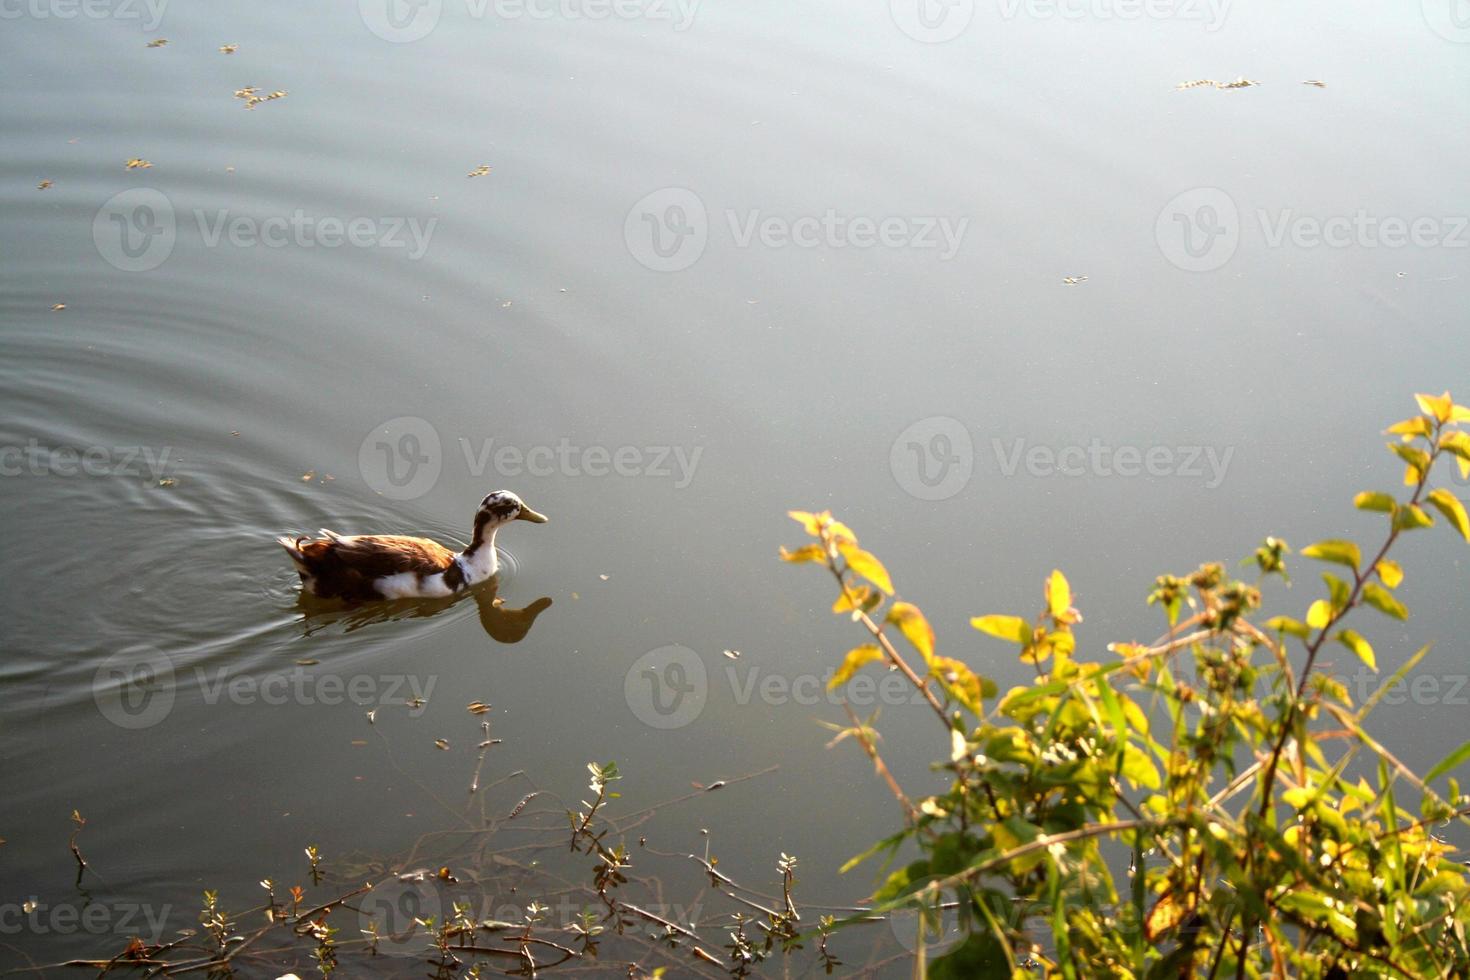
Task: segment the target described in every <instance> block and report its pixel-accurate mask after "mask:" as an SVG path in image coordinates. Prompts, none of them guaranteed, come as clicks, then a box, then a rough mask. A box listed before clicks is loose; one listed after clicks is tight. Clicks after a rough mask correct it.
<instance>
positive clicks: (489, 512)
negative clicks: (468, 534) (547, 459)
mask: <svg viewBox="0 0 1470 980" xmlns="http://www.w3.org/2000/svg"><path fill="white" fill-rule="evenodd" d="M547 520H548V518H547V517H546V516H545V515H544V514H538V513H536V512H535V511H534V510H532V509H531V508H529V507H527V506H526V505H525V503H524V502H523V501H522V500H521V498H520V497H517V496H516V495H515V494H513V493H511V492H510V491H509V490H495V491H492V492H491V493H488V494H486V495H485V499H484V500H482V501H480V509H479V510H478V511H476V512H475V530H476V531H477V532H478V531H480V530H482V529H483V530H486V531H488V530H490V529H491V528H496V527H499V526H501V525H502V524H509V523H510V522H511V521H530V522H531V523H533V524H545V523H546V522H547Z"/></svg>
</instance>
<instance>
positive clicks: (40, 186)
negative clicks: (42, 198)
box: [36, 180, 51, 191]
mask: <svg viewBox="0 0 1470 980" xmlns="http://www.w3.org/2000/svg"><path fill="white" fill-rule="evenodd" d="M50 186H51V181H49V180H43V181H41V182H40V183H39V184H37V185H36V190H38V191H44V190H45V189H46V188H48V187H50Z"/></svg>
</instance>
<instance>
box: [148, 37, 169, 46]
mask: <svg viewBox="0 0 1470 980" xmlns="http://www.w3.org/2000/svg"><path fill="white" fill-rule="evenodd" d="M167 43H168V38H166V37H160V38H157V39H155V40H152V41H149V42H148V47H150V48H161V47H163V46H164V45H165V44H167Z"/></svg>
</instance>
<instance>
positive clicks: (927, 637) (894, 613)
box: [887, 602, 934, 663]
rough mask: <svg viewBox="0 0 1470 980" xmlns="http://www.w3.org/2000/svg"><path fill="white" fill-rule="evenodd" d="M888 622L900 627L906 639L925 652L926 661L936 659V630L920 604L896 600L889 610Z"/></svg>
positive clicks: (920, 651)
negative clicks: (930, 624)
mask: <svg viewBox="0 0 1470 980" xmlns="http://www.w3.org/2000/svg"><path fill="white" fill-rule="evenodd" d="M887 622H890V623H892V624H893V625H894V626H897V627H898V631H899V632H900V633H902V634H903V635H904V639H906V640H908V641H909V642H910V643H912V644H913V645H914V649H916V650H918V651H919V653H921V654H923V657H924V662H925V663H928V662H929V661H931V660H933V659H934V630H933V628H931V627H930V626H929V621H928V620H927V619H925V618H924V614H923V613H922V612H920V611H919V607H918V606H916V605H914V604H912V603H909V602H895V603H894V604H893V607H892V608H891V609H889V610H888V616H887Z"/></svg>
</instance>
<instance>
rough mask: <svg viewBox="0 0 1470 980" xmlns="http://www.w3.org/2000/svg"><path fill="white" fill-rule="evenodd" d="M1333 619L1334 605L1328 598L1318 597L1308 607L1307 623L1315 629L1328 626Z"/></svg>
mask: <svg viewBox="0 0 1470 980" xmlns="http://www.w3.org/2000/svg"><path fill="white" fill-rule="evenodd" d="M1331 619H1332V605H1331V604H1330V603H1329V602H1328V601H1327V600H1326V599H1318V600H1317V601H1316V602H1314V603H1312V604H1311V606H1309V607H1308V608H1307V625H1308V626H1310V627H1311V628H1312V629H1314V630H1319V629H1321V628H1322V627H1324V626H1326V625H1327V624H1328V622H1330V621H1331Z"/></svg>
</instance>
